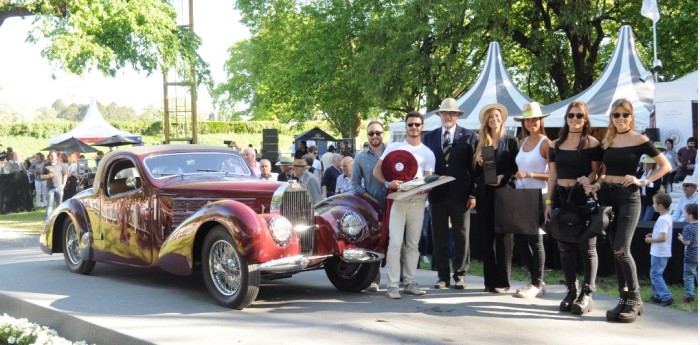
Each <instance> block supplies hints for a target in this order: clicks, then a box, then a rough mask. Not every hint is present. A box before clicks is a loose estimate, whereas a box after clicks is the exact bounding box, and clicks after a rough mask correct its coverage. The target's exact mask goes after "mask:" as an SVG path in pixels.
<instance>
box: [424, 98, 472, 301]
mask: <svg viewBox="0 0 700 345" xmlns="http://www.w3.org/2000/svg"><path fill="white" fill-rule="evenodd" d="M463 113H464V112H463V111H462V110H460V109H459V107H458V105H457V101H456V100H455V99H453V98H445V99H444V100H443V101H442V103H441V104H440V109H439V110H438V116H440V121H441V123H442V126H440V128H437V129H435V130H433V131H431V132H429V133H427V134H426V135H425V145H426V146H428V147H429V148H430V150H432V151H433V154H435V173H436V174H438V175H447V176H452V177H454V178H455V180H454V181H452V182H449V183H446V184H444V185H441V186H437V187H435V188H433V189H432V190H431V191H430V194H429V195H428V200H429V202H430V215H431V218H432V228H433V260H434V262H435V264H436V265H435V266H436V268H437V273H438V281H437V283H435V288H436V289H446V288H448V287H449V286H450V262H449V260H450V252H449V245H448V238H447V236H448V235H447V234H448V232H447V231H448V229H449V227H450V223H451V224H452V237H453V239H454V245H455V248H454V275H453V279H454V281H455V285H454V287H455V288H456V289H464V288H465V278H466V275H467V271H468V270H469V221H470V216H469V215H470V210H471V209H472V208H474V207H476V198H475V196H474V193H475V191H476V186H475V183H474V179H473V176H474V173H473V165H472V157H473V156H474V151H475V150H476V146H477V143H478V142H479V138H478V134H477V133H475V132H474V131H472V130H469V129H466V128H462V127H460V126H457V119H458V118H459V116H460V115H462V114H463Z"/></svg>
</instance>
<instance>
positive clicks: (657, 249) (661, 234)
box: [644, 193, 673, 307]
mask: <svg viewBox="0 0 700 345" xmlns="http://www.w3.org/2000/svg"><path fill="white" fill-rule="evenodd" d="M653 200H654V204H653V207H654V211H656V212H659V215H660V216H659V219H657V220H656V224H654V230H653V232H652V233H651V234H647V236H646V238H645V239H644V241H645V242H646V243H651V252H650V254H651V270H650V272H649V278H650V279H651V292H652V294H653V295H652V296H651V298H650V299H649V302H651V303H657V304H660V305H661V306H664V307H668V306H669V305H671V304H673V295H671V292H670V291H669V290H668V286H667V285H666V282H665V281H664V270H665V269H666V265H667V264H668V260H669V259H670V258H671V241H672V240H673V238H672V237H673V219H672V218H671V215H670V214H669V213H668V209H669V207H670V206H671V201H672V200H671V196H670V195H668V194H667V193H658V194H656V195H654V198H653Z"/></svg>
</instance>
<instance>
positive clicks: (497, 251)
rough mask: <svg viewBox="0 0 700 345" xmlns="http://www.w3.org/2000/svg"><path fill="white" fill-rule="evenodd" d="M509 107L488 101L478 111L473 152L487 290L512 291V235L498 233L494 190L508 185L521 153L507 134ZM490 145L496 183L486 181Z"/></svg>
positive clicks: (515, 140) (477, 211)
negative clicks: (478, 126)
mask: <svg viewBox="0 0 700 345" xmlns="http://www.w3.org/2000/svg"><path fill="white" fill-rule="evenodd" d="M507 118H508V110H507V109H506V107H504V106H503V105H502V104H498V103H492V104H487V105H486V106H484V107H483V108H481V111H480V112H479V119H480V120H481V129H480V130H479V139H480V140H479V144H477V149H476V153H475V154H474V164H475V172H476V179H477V200H478V202H477V203H476V213H477V220H478V222H479V224H480V225H481V226H480V227H479V228H480V229H481V230H482V231H483V232H484V233H483V236H482V238H483V239H484V243H483V248H484V250H485V253H484V285H485V289H484V291H486V292H493V293H506V292H508V291H509V290H510V270H511V260H512V258H513V234H497V233H496V231H495V219H496V205H495V191H496V189H498V188H502V187H504V186H506V184H508V183H509V182H510V180H511V178H512V177H513V175H515V173H516V171H518V166H517V165H516V164H515V156H517V154H518V140H517V139H516V138H515V137H513V136H511V135H507V134H505V122H506V119H507ZM487 146H491V147H493V149H494V151H495V156H496V162H495V163H496V164H495V165H496V175H497V181H496V183H492V184H486V183H485V180H484V169H483V165H484V159H483V155H482V149H483V148H484V147H487Z"/></svg>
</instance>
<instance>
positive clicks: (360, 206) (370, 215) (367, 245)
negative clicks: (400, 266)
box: [315, 194, 383, 254]
mask: <svg viewBox="0 0 700 345" xmlns="http://www.w3.org/2000/svg"><path fill="white" fill-rule="evenodd" d="M315 212H316V224H317V225H318V227H319V229H320V231H319V235H318V238H319V243H320V244H322V245H323V249H319V250H321V251H327V253H320V254H331V253H332V254H339V253H341V252H342V251H343V250H345V249H351V248H364V249H369V250H379V249H380V245H379V242H380V237H381V223H380V220H379V219H380V218H379V214H380V213H379V210H378V208H377V205H376V204H374V203H370V202H368V201H367V200H365V199H364V198H362V197H358V196H355V195H352V194H339V195H334V196H332V197H330V198H328V199H325V200H323V201H321V202H320V203H318V204H317V205H316V210H315ZM348 212H353V213H355V214H357V215H358V216H360V218H362V219H363V220H364V222H365V227H364V228H363V229H362V230H361V232H360V233H359V234H358V235H357V236H355V237H354V238H352V237H349V236H347V235H346V234H344V233H343V231H342V229H341V226H340V224H341V220H342V219H343V217H344V216H345V215H346V214H347V213H348ZM381 251H382V252H383V250H381Z"/></svg>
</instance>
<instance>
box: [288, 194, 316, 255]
mask: <svg viewBox="0 0 700 345" xmlns="http://www.w3.org/2000/svg"><path fill="white" fill-rule="evenodd" d="M280 204H281V205H280V214H282V216H284V217H286V218H287V219H289V221H290V222H291V223H292V226H293V227H294V230H295V232H296V233H297V236H298V237H299V241H300V243H301V252H302V254H309V255H311V254H313V252H314V239H315V238H316V223H315V222H314V207H313V203H312V202H311V195H309V193H308V192H307V191H306V189H305V188H303V187H302V188H298V189H294V188H287V189H286V190H285V191H284V194H283V195H282V202H281V203H280Z"/></svg>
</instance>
